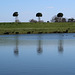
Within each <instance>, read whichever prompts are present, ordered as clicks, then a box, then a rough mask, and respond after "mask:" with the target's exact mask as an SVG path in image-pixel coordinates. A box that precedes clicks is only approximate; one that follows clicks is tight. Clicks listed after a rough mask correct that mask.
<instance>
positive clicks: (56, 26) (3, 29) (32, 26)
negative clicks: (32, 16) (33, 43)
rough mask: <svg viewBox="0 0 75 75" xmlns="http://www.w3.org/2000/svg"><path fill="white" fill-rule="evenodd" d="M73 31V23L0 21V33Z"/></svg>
mask: <svg viewBox="0 0 75 75" xmlns="http://www.w3.org/2000/svg"><path fill="white" fill-rule="evenodd" d="M41 33H75V23H74V22H72V23H70V22H69V23H0V34H41Z"/></svg>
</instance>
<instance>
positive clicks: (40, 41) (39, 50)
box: [37, 35, 43, 54]
mask: <svg viewBox="0 0 75 75" xmlns="http://www.w3.org/2000/svg"><path fill="white" fill-rule="evenodd" d="M37 52H38V53H39V54H41V53H42V52H43V49H42V40H41V35H39V40H38V49H37Z"/></svg>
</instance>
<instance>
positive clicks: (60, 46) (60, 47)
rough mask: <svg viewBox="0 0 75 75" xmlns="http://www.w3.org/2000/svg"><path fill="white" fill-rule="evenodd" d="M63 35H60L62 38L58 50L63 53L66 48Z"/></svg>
mask: <svg viewBox="0 0 75 75" xmlns="http://www.w3.org/2000/svg"><path fill="white" fill-rule="evenodd" d="M62 37H63V36H62V35H60V40H59V42H58V51H59V53H63V51H64V49H63V39H62Z"/></svg>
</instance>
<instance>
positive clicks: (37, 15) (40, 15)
mask: <svg viewBox="0 0 75 75" xmlns="http://www.w3.org/2000/svg"><path fill="white" fill-rule="evenodd" d="M36 17H38V21H39V22H40V17H42V13H37V14H36Z"/></svg>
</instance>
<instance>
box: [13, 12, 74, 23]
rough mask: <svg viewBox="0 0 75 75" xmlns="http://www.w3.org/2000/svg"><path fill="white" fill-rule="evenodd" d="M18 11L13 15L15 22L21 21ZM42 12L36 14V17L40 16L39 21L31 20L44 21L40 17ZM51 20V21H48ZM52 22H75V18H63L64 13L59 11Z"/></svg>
mask: <svg viewBox="0 0 75 75" xmlns="http://www.w3.org/2000/svg"><path fill="white" fill-rule="evenodd" d="M18 15H19V14H18V12H14V13H13V17H15V22H19V19H18ZM42 16H43V15H42V13H40V12H39V13H37V14H36V17H38V21H36V20H34V19H31V20H30V22H35V23H36V22H44V21H43V20H41V19H40V17H42ZM47 22H49V21H47ZM51 22H75V19H74V18H69V19H68V20H67V19H66V18H63V13H58V14H57V15H56V16H54V17H53V18H52V20H51Z"/></svg>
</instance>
